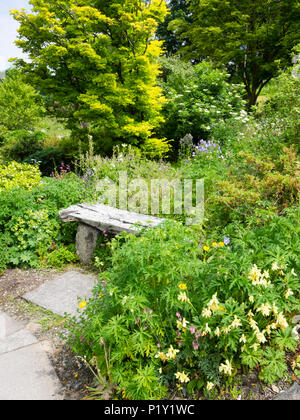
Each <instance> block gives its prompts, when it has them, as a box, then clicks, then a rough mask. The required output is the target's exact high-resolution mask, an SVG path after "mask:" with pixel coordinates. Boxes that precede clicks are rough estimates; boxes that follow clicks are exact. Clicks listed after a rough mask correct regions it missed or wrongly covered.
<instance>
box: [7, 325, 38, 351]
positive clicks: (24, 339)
mask: <svg viewBox="0 0 300 420" xmlns="http://www.w3.org/2000/svg"><path fill="white" fill-rule="evenodd" d="M37 342H38V340H37V339H36V338H35V336H34V335H32V334H31V333H30V332H29V331H28V330H26V329H23V330H20V331H17V332H15V333H14V334H11V335H9V336H8V337H5V338H2V339H0V355H1V354H4V353H8V352H10V351H14V350H18V349H20V348H22V347H26V346H30V345H31V344H35V343H37Z"/></svg>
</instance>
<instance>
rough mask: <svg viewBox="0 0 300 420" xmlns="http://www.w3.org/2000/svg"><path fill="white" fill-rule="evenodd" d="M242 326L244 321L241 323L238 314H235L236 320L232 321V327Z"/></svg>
mask: <svg viewBox="0 0 300 420" xmlns="http://www.w3.org/2000/svg"><path fill="white" fill-rule="evenodd" d="M241 326H242V323H241V321H240V319H239V318H238V317H237V316H236V315H234V320H233V321H232V324H231V327H232V328H238V327H241Z"/></svg>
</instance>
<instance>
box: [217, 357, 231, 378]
mask: <svg viewBox="0 0 300 420" xmlns="http://www.w3.org/2000/svg"><path fill="white" fill-rule="evenodd" d="M232 369H233V368H232V366H231V364H230V362H229V360H226V361H225V363H221V365H220V366H219V372H221V373H222V372H224V373H225V374H226V375H229V376H231V375H232Z"/></svg>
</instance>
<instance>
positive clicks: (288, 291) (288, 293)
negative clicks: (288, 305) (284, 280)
mask: <svg viewBox="0 0 300 420" xmlns="http://www.w3.org/2000/svg"><path fill="white" fill-rule="evenodd" d="M293 294H294V293H293V292H292V291H291V289H287V291H286V292H285V294H284V296H285V298H286V299H288V298H289V297H290V296H292V295H293Z"/></svg>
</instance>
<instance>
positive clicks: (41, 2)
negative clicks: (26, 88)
mask: <svg viewBox="0 0 300 420" xmlns="http://www.w3.org/2000/svg"><path fill="white" fill-rule="evenodd" d="M30 4H31V5H32V11H31V12H30V13H26V12H25V11H24V10H21V11H17V10H13V11H11V13H12V14H13V16H14V18H15V19H16V20H17V21H19V22H20V29H19V40H18V41H16V44H17V45H18V46H19V47H20V48H21V49H22V50H23V51H24V52H25V53H27V54H28V55H29V58H30V60H29V62H25V61H24V60H16V64H17V66H18V67H20V68H22V70H23V72H24V74H27V75H28V76H29V78H30V80H31V83H33V84H34V85H35V86H37V87H38V88H39V89H41V90H42V92H43V93H45V94H46V95H48V97H49V98H50V102H51V103H52V110H53V112H54V113H55V115H56V116H58V117H61V118H64V119H66V120H67V121H68V126H69V128H71V129H72V130H80V132H81V134H83V133H86V134H93V136H94V139H95V140H96V143H97V144H98V146H99V147H100V148H101V147H103V148H105V145H106V146H107V145H109V146H111V143H112V142H117V141H124V139H126V143H131V144H141V143H143V142H144V141H145V140H146V139H147V138H149V137H151V136H152V134H153V131H154V129H155V128H156V127H157V126H158V125H159V124H160V123H161V122H162V121H163V119H162V116H161V113H160V110H161V107H162V105H163V103H164V98H163V96H162V93H161V89H160V88H159V87H158V86H157V85H156V78H157V75H158V73H159V65H158V63H157V57H159V56H160V55H161V53H162V50H161V44H162V43H161V42H160V41H158V40H155V39H154V34H155V32H156V29H157V25H158V23H159V22H162V21H163V19H164V17H165V15H166V13H167V6H166V3H165V2H164V1H161V0H151V1H141V0H126V1H122V0H112V1H109V2H108V1H106V0H76V1H75V0H63V1H62V0H55V1H53V0H52V1H49V0H47V1H46V0H31V1H30ZM109 146H107V147H109Z"/></svg>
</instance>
